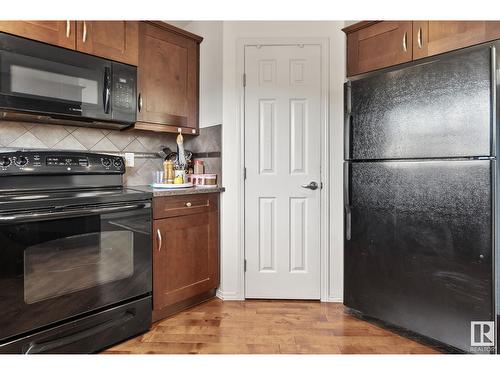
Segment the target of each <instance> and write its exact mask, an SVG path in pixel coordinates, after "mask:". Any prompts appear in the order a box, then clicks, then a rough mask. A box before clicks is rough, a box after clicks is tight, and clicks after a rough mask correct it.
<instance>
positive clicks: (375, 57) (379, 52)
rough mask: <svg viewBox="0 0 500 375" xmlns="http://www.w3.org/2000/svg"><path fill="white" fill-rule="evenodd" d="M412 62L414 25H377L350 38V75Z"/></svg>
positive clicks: (397, 22) (348, 38)
mask: <svg viewBox="0 0 500 375" xmlns="http://www.w3.org/2000/svg"><path fill="white" fill-rule="evenodd" d="M411 59H412V22H411V21H387V22H378V23H375V24H373V25H370V26H368V27H365V28H362V29H360V30H357V31H354V32H352V33H349V34H348V35H347V75H348V76H353V75H356V74H360V73H365V72H369V71H372V70H376V69H380V68H385V67H387V66H391V65H396V64H401V63H404V62H407V61H411Z"/></svg>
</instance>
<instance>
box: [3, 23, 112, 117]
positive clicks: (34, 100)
mask: <svg viewBox="0 0 500 375" xmlns="http://www.w3.org/2000/svg"><path fill="white" fill-rule="evenodd" d="M0 73H1V76H0V107H1V108H3V109H6V110H16V111H21V112H28V113H29V112H34V113H40V114H48V115H50V116H52V117H56V118H57V117H70V118H74V117H77V118H81V117H84V118H91V119H97V120H110V119H111V62H110V61H107V60H105V59H101V58H98V57H94V56H89V55H86V54H83V53H80V52H76V51H71V50H67V49H64V48H60V47H55V46H50V45H47V44H44V43H40V42H35V41H32V40H28V39H24V38H19V37H15V36H12V35H7V34H3V33H0Z"/></svg>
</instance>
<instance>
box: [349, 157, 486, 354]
mask: <svg viewBox="0 0 500 375" xmlns="http://www.w3.org/2000/svg"><path fill="white" fill-rule="evenodd" d="M493 165H494V162H493V161H489V160H474V161H457V160H455V161H419V162H416V161H415V162H414V161H400V162H352V163H350V162H348V163H347V173H346V178H347V181H346V182H347V183H348V194H347V195H346V206H347V208H348V210H347V211H348V212H350V232H351V233H350V240H349V239H348V238H345V253H344V272H345V275H344V303H345V304H346V305H347V306H348V307H351V308H353V309H356V310H359V311H361V312H362V313H363V314H365V315H367V316H372V317H375V318H378V319H381V320H383V321H385V322H388V323H391V324H394V325H396V326H399V327H402V328H405V329H409V330H412V331H414V332H417V333H419V334H422V335H425V336H428V337H431V338H433V339H435V340H438V341H440V342H442V343H445V344H448V345H451V346H453V347H456V348H459V349H462V350H466V351H474V350H475V349H474V348H471V337H470V332H471V321H492V320H494V314H493V297H492V293H493V284H492V279H493V277H492V268H493V266H492V213H491V207H492V194H491V172H492V168H493ZM348 219H349V218H348V215H346V220H348Z"/></svg>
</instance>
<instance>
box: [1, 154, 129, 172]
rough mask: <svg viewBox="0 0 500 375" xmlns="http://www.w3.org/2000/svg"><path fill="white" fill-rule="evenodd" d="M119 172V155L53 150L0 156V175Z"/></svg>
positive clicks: (123, 169) (122, 168) (122, 162)
mask: <svg viewBox="0 0 500 375" xmlns="http://www.w3.org/2000/svg"><path fill="white" fill-rule="evenodd" d="M123 173H125V163H124V161H123V158H122V157H121V156H114V155H107V154H94V153H88V152H73V151H54V150H51V151H50V150H47V151H12V152H1V153H0V176H6V175H20V176H21V175H30V174H31V175H33V174H36V175H40V174H43V175H53V174H59V175H61V174H67V175H71V174H123Z"/></svg>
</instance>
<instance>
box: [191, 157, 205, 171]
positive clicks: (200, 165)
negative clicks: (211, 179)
mask: <svg viewBox="0 0 500 375" xmlns="http://www.w3.org/2000/svg"><path fill="white" fill-rule="evenodd" d="M203 173H205V165H204V162H203V160H201V159H196V160H195V161H194V170H193V174H203Z"/></svg>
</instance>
